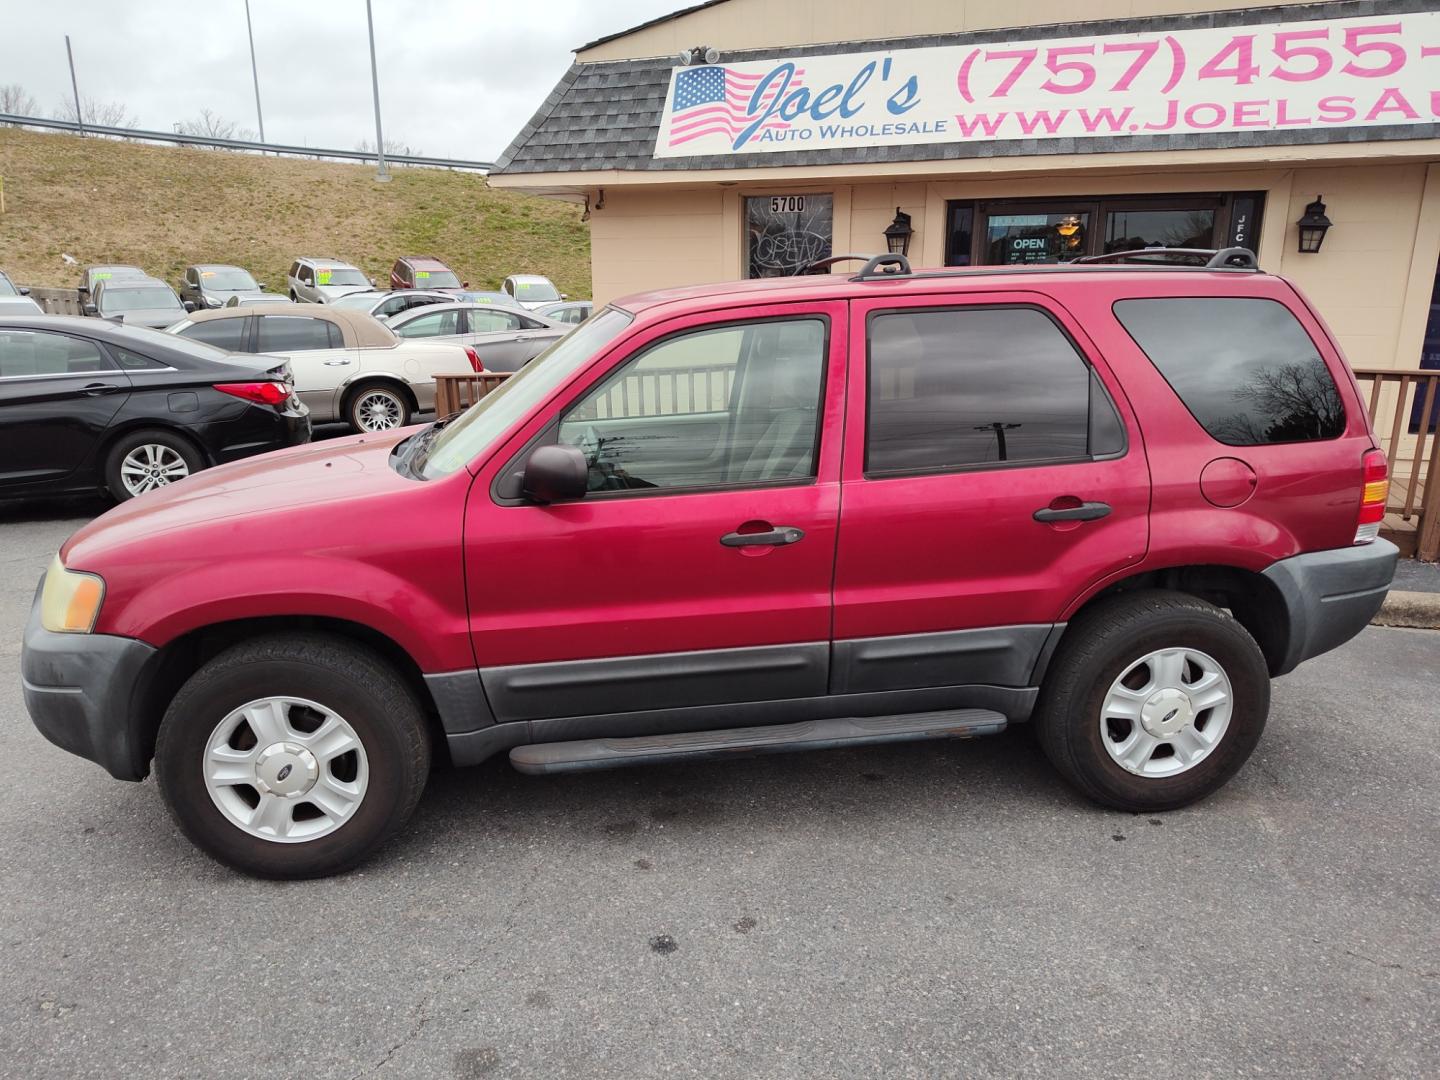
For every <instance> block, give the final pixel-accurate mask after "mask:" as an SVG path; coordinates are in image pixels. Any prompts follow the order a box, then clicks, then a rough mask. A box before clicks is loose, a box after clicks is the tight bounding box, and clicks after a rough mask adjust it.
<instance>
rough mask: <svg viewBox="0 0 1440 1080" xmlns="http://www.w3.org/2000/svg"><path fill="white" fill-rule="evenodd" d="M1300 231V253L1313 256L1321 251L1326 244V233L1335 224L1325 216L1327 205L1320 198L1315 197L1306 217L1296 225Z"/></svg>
mask: <svg viewBox="0 0 1440 1080" xmlns="http://www.w3.org/2000/svg"><path fill="white" fill-rule="evenodd" d="M1295 224H1296V225H1297V226H1298V227H1299V229H1300V251H1301V253H1302V254H1306V255H1313V254H1314V253H1315V252H1317V251H1319V250H1320V245H1321V244H1323V243H1324V242H1325V233H1326V231H1327V230H1329V228H1330V226H1331V225H1333V224H1335V223H1334V222H1333V221H1331V220H1330V219H1329V218H1328V217H1326V216H1325V204H1324V203H1323V202H1321V201H1320V196H1319V195H1316V196H1315V201H1314V202H1312V203H1311V204H1310V205H1309V206H1307V207H1305V215H1304V216H1303V217H1302V218H1301V219H1300V220H1299V221H1297V222H1296V223H1295Z"/></svg>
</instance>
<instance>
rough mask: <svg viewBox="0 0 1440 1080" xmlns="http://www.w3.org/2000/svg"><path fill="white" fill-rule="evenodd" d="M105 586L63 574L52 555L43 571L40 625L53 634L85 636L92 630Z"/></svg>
mask: <svg viewBox="0 0 1440 1080" xmlns="http://www.w3.org/2000/svg"><path fill="white" fill-rule="evenodd" d="M104 599H105V582H104V580H103V579H101V578H99V577H97V576H96V575H94V574H81V573H78V572H77V571H74V570H67V569H66V568H65V564H64V563H62V562H61V561H60V556H59V555H56V556H55V560H54V561H53V562H52V563H51V564H50V569H49V570H47V571H45V588H44V590H43V591H42V592H41V593H40V625H41V626H43V627H44V628H45V629H46V630H49V631H51V632H52V633H56V634H88V633H90V631H91V630H93V629H95V620H96V619H97V618H98V617H99V615H100V604H101V601H103V600H104Z"/></svg>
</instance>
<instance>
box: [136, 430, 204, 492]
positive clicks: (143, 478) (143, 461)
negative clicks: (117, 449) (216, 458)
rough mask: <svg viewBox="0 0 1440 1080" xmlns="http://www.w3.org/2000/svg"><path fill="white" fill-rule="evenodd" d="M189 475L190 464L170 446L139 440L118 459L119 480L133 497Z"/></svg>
mask: <svg viewBox="0 0 1440 1080" xmlns="http://www.w3.org/2000/svg"><path fill="white" fill-rule="evenodd" d="M189 475H190V466H189V465H187V464H185V459H184V458H183V457H181V456H180V452H179V451H178V450H176V449H175V448H174V447H173V446H166V445H165V444H164V443H142V444H141V445H139V446H137V447H135V449H133V450H131V451H130V452H129V453H128V454H126V455H125V457H124V459H123V460H122V461H121V462H120V482H121V483H122V484H124V485H125V490H126V491H128V492H129V493H130V494H131V495H132V496H134V495H143V494H145V492H147V491H153V490H154V489H155V488H157V487H164V486H165V485H166V484H173V483H174V482H175V481H176V480H183V479H185V477H187V476H189Z"/></svg>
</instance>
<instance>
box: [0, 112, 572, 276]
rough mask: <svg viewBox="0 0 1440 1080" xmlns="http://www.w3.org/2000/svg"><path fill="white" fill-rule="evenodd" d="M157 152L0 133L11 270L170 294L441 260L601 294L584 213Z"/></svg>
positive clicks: (334, 172)
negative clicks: (245, 280)
mask: <svg viewBox="0 0 1440 1080" xmlns="http://www.w3.org/2000/svg"><path fill="white" fill-rule="evenodd" d="M392 173H393V176H394V179H393V180H392V181H391V182H390V183H388V184H380V183H376V182H375V169H374V167H373V166H367V165H341V164H333V163H330V162H322V161H305V160H300V159H294V158H275V157H259V156H255V155H251V154H237V153H229V152H225V151H219V150H197V149H189V148H181V147H167V146H147V145H142V144H140V143H128V142H119V141H115V140H108V139H97V138H84V139H82V138H79V137H78V136H73V135H59V134H41V133H35V132H28V131H19V130H15V129H13V128H0V177H3V178H4V185H5V212H4V214H3V215H0V270H5V271H7V272H8V273H9V274H10V276H11V278H13V279H14V280H15V281H16V282H19V283H22V284H26V285H52V286H67V287H68V286H73V285H74V284H75V282H76V281H77V280H78V278H79V273H78V270H77V268H75V267H70V266H67V265H65V263H64V262H63V261H62V260H61V258H60V255H61V253H62V252H64V253H66V254H69V255H73V256H74V257H75V258H76V259H78V260H79V261H80V263H81V265H84V264H87V263H99V262H114V263H133V264H135V265H137V266H141V267H144V268H145V269H146V270H147V271H149V272H150V273H152V274H154V275H155V276H156V277H160V278H163V279H165V280H166V281H169V282H170V283H171V284H174V283H176V282H177V281H178V279H179V276H180V271H181V269H182V268H183V267H185V266H187V265H189V264H190V263H204V262H213V263H234V264H236V265H237V266H243V267H246V268H247V269H248V270H250V271H251V272H252V273H253V274H255V275H256V277H258V278H259V279H260V280H261V281H263V282H265V284H267V285H268V286H270V287H271V288H272V289H280V288H282V287H283V286H284V283H285V272H286V270H287V268H288V267H289V265H290V263H291V261H292V260H293V259H294V258H295V257H297V256H300V255H318V256H322V257H329V258H335V259H344V260H345V261H347V262H352V263H354V264H355V265H356V266H359V267H361V268H362V269H363V270H365V271H366V272H367V273H368V274H370V276H372V277H373V278H375V280H376V281H377V282H379V283H380V285H381V286H385V285H387V284H388V281H389V275H390V266H391V264H392V263H393V262H394V260H395V259H396V257H398V256H400V255H434V256H436V257H437V258H440V259H443V260H444V261H445V262H447V263H449V264H450V266H452V267H453V268H454V269H455V270H456V272H457V273H459V274H460V276H461V278H462V279H463V280H468V281H469V282H470V283H471V285H472V286H474V287H475V288H477V289H482V288H495V287H496V286H498V285H499V283H500V280H501V279H502V278H504V277H505V275H506V274H512V273H538V274H546V275H548V276H549V277H550V278H552V279H553V280H554V281H555V284H556V285H558V286H559V287H560V289H561V291H562V292H566V293H569V294H570V295H571V296H576V297H581V296H589V295H590V236H589V232H588V230H587V229H586V227H585V225H584V224H582V223H581V221H580V208H579V207H576V206H571V205H569V204H566V203H559V202H555V201H552V200H548V199H538V198H534V197H531V196H525V195H517V194H514V193H511V192H508V191H498V190H492V189H491V188H490V187H489V186H488V185H487V184H486V182H485V179H484V177H482V176H480V175H478V174H475V173H462V172H447V171H443V170H440V169H417V168H407V169H392Z"/></svg>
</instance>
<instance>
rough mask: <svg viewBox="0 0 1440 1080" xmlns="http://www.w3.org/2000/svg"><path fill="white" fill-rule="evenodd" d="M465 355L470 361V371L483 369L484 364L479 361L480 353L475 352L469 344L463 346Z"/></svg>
mask: <svg viewBox="0 0 1440 1080" xmlns="http://www.w3.org/2000/svg"><path fill="white" fill-rule="evenodd" d="M465 356H466V357H467V358H468V359H469V361H470V368H471V370H472V371H484V370H485V365H484V364H482V363H481V362H480V354H479V353H477V352H476V351H475V350H474V349H472V348H471V347H470V346H469V345H466V346H465Z"/></svg>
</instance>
